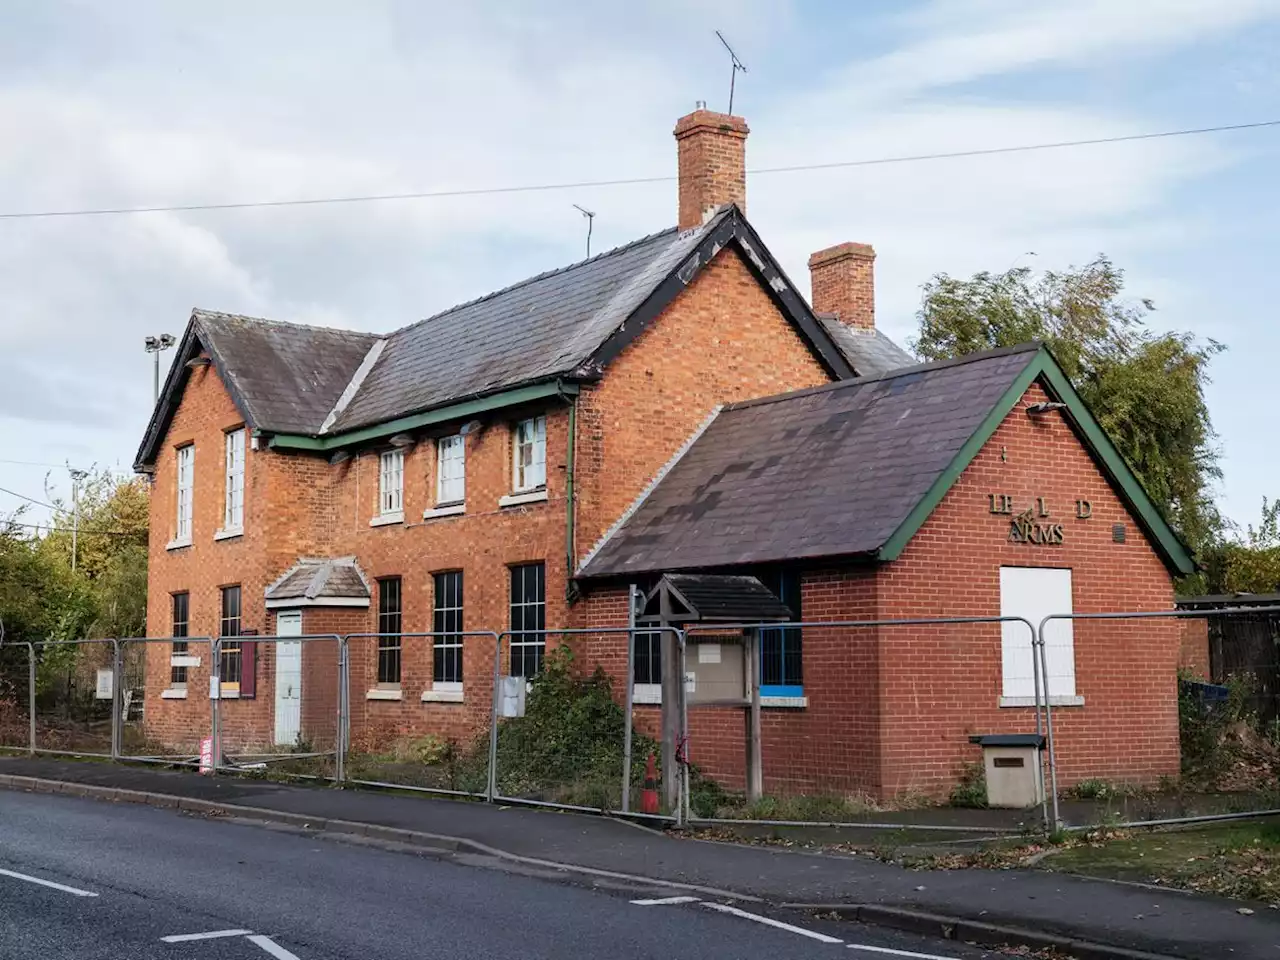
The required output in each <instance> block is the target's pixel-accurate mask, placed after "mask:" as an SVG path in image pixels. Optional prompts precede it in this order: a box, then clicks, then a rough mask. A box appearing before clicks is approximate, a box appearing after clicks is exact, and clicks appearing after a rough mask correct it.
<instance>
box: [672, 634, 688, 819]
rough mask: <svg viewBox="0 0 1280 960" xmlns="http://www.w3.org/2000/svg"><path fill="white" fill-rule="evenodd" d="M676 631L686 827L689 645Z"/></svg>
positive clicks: (679, 813) (681, 807)
mask: <svg viewBox="0 0 1280 960" xmlns="http://www.w3.org/2000/svg"><path fill="white" fill-rule="evenodd" d="M673 629H675V631H676V646H677V647H678V648H679V650H680V678H681V681H680V743H681V744H682V747H683V748H682V749H681V751H680V782H681V784H682V789H681V791H680V803H679V804H678V805H677V806H676V826H677V827H684V826H687V825H688V823H689V697H688V695H687V694H686V693H685V689H684V677H685V675H686V674H687V672H688V649H689V648H688V645H687V644H686V643H685V633H684V631H683V630H680V629H678V628H673Z"/></svg>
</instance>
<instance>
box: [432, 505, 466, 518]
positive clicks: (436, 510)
mask: <svg viewBox="0 0 1280 960" xmlns="http://www.w3.org/2000/svg"><path fill="white" fill-rule="evenodd" d="M466 512H467V505H466V504H465V503H446V504H445V505H444V506H442V507H432V508H430V509H427V510H423V511H422V519H423V520H435V519H436V518H437V517H457V516H461V515H462V514H464V513H466Z"/></svg>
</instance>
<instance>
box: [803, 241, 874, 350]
mask: <svg viewBox="0 0 1280 960" xmlns="http://www.w3.org/2000/svg"><path fill="white" fill-rule="evenodd" d="M875 262H876V251H875V249H874V248H873V247H872V246H871V245H870V244H866V243H841V244H837V245H836V246H834V247H827V249H825V250H819V251H818V252H817V253H815V254H814V255H813V256H811V257H810V258H809V280H810V283H811V284H812V289H813V292H812V295H811V297H810V300H811V302H812V304H813V309H814V311H815V312H817V313H834V314H836V315H837V316H838V317H839V318H840V321H841V322H842V323H845V324H848V325H849V326H851V327H853V328H854V329H856V330H874V329H875V328H876V279H875Z"/></svg>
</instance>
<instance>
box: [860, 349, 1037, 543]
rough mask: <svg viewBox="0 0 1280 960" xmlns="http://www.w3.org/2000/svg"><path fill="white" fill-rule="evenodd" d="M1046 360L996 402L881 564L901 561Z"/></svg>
mask: <svg viewBox="0 0 1280 960" xmlns="http://www.w3.org/2000/svg"><path fill="white" fill-rule="evenodd" d="M1046 359H1048V354H1047V353H1046V352H1045V351H1044V349H1043V348H1041V350H1040V351H1039V352H1038V353H1037V354H1036V355H1035V356H1034V357H1033V358H1032V359H1031V360H1030V362H1028V363H1027V365H1026V367H1024V368H1023V370H1022V372H1021V373H1020V374H1018V377H1017V379H1016V380H1014V381H1013V383H1012V384H1010V385H1009V388H1008V389H1007V390H1005V392H1004V393H1002V394H1001V395H1000V399H999V400H997V401H996V404H995V406H993V407H992V408H991V412H990V413H988V414H987V415H986V417H985V418H984V419H983V421H982V423H980V424H979V425H978V429H977V430H975V431H974V432H973V434H972V435H971V436H970V437H969V439H968V440H966V441H965V444H964V446H962V447H961V448H960V450H959V452H957V453H956V455H955V456H954V457H952V458H951V462H950V463H949V464H947V468H946V469H945V470H943V471H942V473H940V474H938V479H936V480H934V481H933V485H932V486H931V487H929V492H928V493H926V494H925V495H924V498H923V499H922V500H921V501H920V502H919V503H917V504H916V505H915V506H914V507H913V508H912V509H911V512H910V513H908V514H907V518H906V519H905V520H903V521H902V523H900V524H898V529H897V530H895V531H893V535H892V536H891V537H889V539H888V540H886V541H885V542H884V545H883V546H882V547H881V548H880V550H879V551H878V553H877V557H878V558H879V559H880V560H897V559H898V557H899V555H900V554H901V553H902V551H903V549H905V548H906V546H907V543H908V541H910V540H911V538H912V537H914V536H915V535H916V531H918V530H919V529H920V528H921V527H922V526H923V525H924V522H925V520H927V519H929V514H931V513H933V511H934V509H935V508H937V506H938V504H940V503H941V502H942V498H943V497H945V496H946V495H947V491H948V490H950V489H951V485H952V484H954V483H955V482H956V481H957V480H958V479H960V474H962V473H964V470H965V468H966V467H967V466H969V464H970V463H972V462H973V458H974V457H976V456H977V455H978V451H979V450H981V449H982V447H983V445H984V444H985V443H986V442H987V441H988V440H990V439H991V435H992V434H993V433H995V432H996V427H998V426H1000V423H1001V422H1002V421H1003V420H1004V418H1005V417H1006V416H1008V415H1009V411H1010V410H1012V409H1013V406H1014V404H1016V403H1017V402H1018V399H1019V398H1020V397H1021V396H1022V395H1023V394H1024V393H1026V392H1027V388H1028V387H1030V386H1031V384H1032V383H1034V382H1035V379H1036V377H1037V376H1039V374H1040V370H1041V368H1042V367H1043V363H1044V360H1046ZM1051 362H1052V361H1051Z"/></svg>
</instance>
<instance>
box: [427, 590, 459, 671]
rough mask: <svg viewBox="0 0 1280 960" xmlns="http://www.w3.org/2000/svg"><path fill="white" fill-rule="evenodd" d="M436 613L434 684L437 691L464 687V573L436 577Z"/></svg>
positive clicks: (434, 618)
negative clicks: (455, 686) (452, 687)
mask: <svg viewBox="0 0 1280 960" xmlns="http://www.w3.org/2000/svg"><path fill="white" fill-rule="evenodd" d="M435 581H436V583H435V586H436V589H435V613H434V616H433V618H432V621H431V632H432V633H434V634H435V636H434V637H432V638H431V648H432V656H433V658H434V661H435V662H434V664H433V665H432V671H431V681H432V685H433V686H434V687H436V688H437V689H440V688H441V687H444V686H445V685H447V684H456V685H457V686H458V687H459V688H460V687H461V686H462V571H461V570H452V571H450V572H448V573H437V574H436V576H435Z"/></svg>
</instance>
